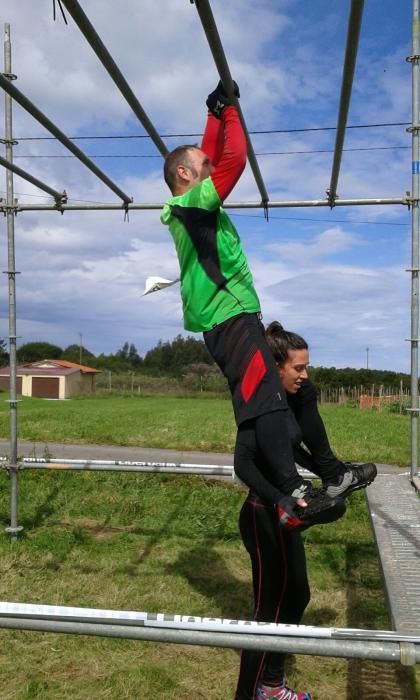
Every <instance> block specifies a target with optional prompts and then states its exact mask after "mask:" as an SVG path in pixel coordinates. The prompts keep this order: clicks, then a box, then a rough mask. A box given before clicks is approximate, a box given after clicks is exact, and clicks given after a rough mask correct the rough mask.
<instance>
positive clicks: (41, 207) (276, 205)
mask: <svg viewBox="0 0 420 700" xmlns="http://www.w3.org/2000/svg"><path fill="white" fill-rule="evenodd" d="M163 204H164V203H163V202H149V203H147V202H146V203H144V204H140V203H139V202H131V203H130V204H127V205H126V206H124V205H123V204H95V203H92V204H83V203H80V204H63V205H60V212H64V211H121V209H124V210H127V211H143V210H145V211H146V210H151V211H152V210H161V209H162V207H163ZM375 204H384V205H403V206H410V204H411V197H407V196H403V197H375V198H369V199H338V200H337V201H336V202H335V205H334V206H336V207H349V206H372V205H375ZM262 206H263V205H262V203H261V202H225V204H224V209H261V207H262ZM330 206H331V205H330V203H329V201H328V200H327V199H307V200H285V201H277V202H276V201H269V202H267V203H266V207H267V208H268V209H296V208H305V207H308V208H309V207H330ZM10 208H11V209H13V210H14V211H15V212H22V211H54V210H56V209H57V207H55V206H54V205H52V204H19V203H16V204H12V205H8V204H5V203H2V201H1V200H0V211H7V209H10Z"/></svg>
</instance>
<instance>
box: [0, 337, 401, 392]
mask: <svg viewBox="0 0 420 700" xmlns="http://www.w3.org/2000/svg"><path fill="white" fill-rule="evenodd" d="M45 359H49V360H58V359H60V360H68V361H70V362H75V363H77V364H82V365H88V366H89V367H94V368H96V369H99V370H107V371H110V372H115V373H127V372H135V373H142V374H150V375H158V376H159V375H162V376H163V375H167V376H171V377H181V376H185V375H186V374H196V375H199V376H200V377H204V378H205V377H210V376H215V374H217V372H218V371H219V370H218V368H217V367H216V365H215V363H214V362H213V360H212V358H211V356H210V353H209V352H208V350H207V348H206V346H205V344H204V342H203V341H202V340H199V339H196V338H193V337H192V336H187V337H183V336H181V335H177V336H176V338H175V339H174V340H172V341H165V342H164V341H162V340H159V342H158V343H157V345H156V346H155V347H154V348H152V349H151V350H149V351H148V352H147V353H146V354H145V356H144V357H141V356H140V355H139V353H138V352H137V348H136V346H135V345H134V343H129V342H128V341H126V342H125V343H124V344H123V345H122V347H121V348H120V349H119V350H117V352H116V353H114V354H109V355H106V354H104V353H101V354H99V355H95V354H94V353H92V352H90V350H88V349H87V348H85V347H83V346H81V345H76V344H73V345H68V346H67V347H66V348H64V349H63V348H61V347H59V346H58V345H53V344H51V343H47V342H31V343H25V344H24V345H21V346H20V347H19V348H18V349H17V362H18V364H28V363H31V362H37V361H40V360H45ZM8 362H9V356H8V352H7V347H6V342H5V340H3V339H0V366H2V367H4V366H6V365H7V364H8ZM310 376H311V379H312V381H313V382H314V384H315V385H316V386H317V387H318V388H319V389H322V388H331V389H335V388H337V389H338V388H340V387H355V386H356V387H357V386H360V387H365V388H366V389H368V388H369V387H373V386H376V387H377V388H379V387H380V386H384V387H387V388H388V387H389V388H395V389H397V388H401V387H403V388H404V389H408V388H409V387H410V377H409V375H408V374H403V373H399V372H391V371H389V370H375V369H354V368H352V367H346V368H344V369H337V368H336V367H311V368H310Z"/></svg>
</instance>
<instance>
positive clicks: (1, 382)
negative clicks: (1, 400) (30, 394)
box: [0, 375, 22, 394]
mask: <svg viewBox="0 0 420 700" xmlns="http://www.w3.org/2000/svg"><path fill="white" fill-rule="evenodd" d="M0 389H6V391H9V377H5V376H4V375H3V376H2V377H0ZM16 393H17V394H21V393H22V377H16Z"/></svg>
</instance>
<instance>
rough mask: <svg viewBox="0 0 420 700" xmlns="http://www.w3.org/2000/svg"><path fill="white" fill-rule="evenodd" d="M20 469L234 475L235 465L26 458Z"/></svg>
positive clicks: (6, 465) (5, 466)
mask: <svg viewBox="0 0 420 700" xmlns="http://www.w3.org/2000/svg"><path fill="white" fill-rule="evenodd" d="M0 467H3V468H4V469H8V468H9V465H8V463H7V460H3V461H2V462H0ZM19 468H20V469H49V470H52V471H54V470H57V471H66V470H68V471H90V472H145V473H163V474H196V475H197V476H228V477H232V476H233V467H229V466H213V465H199V464H179V465H177V464H168V463H160V464H159V463H152V462H150V463H148V462H138V463H135V462H124V460H121V461H105V460H66V459H63V460H60V459H55V460H49V461H48V460H42V459H35V458H34V459H31V458H26V459H23V460H21V461H20V462H19Z"/></svg>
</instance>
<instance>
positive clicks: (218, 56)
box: [195, 0, 268, 205]
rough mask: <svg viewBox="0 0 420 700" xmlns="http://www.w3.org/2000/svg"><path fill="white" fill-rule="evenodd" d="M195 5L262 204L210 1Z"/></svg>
mask: <svg viewBox="0 0 420 700" xmlns="http://www.w3.org/2000/svg"><path fill="white" fill-rule="evenodd" d="M195 6H196V8H197V12H198V15H199V17H200V20H201V24H202V25H203V29H204V33H205V35H206V37H207V41H208V44H209V46H210V50H211V52H212V54H213V58H214V62H215V64H216V67H217V70H218V72H219V75H220V79H221V81H222V83H223V87H224V88H225V90H226V94H227V95H229V97H230V98H231V100H232V102H233V103H234V104H235V106H236V109H237V112H238V114H239V118H240V120H241V123H242V128H243V130H244V133H245V137H246V142H247V152H248V160H249V164H250V166H251V170H252V172H253V174H254V178H255V181H256V183H257V187H258V189H259V192H260V195H261V199H262V202H263V205H265V204H266V203H267V202H268V194H267V190H266V189H265V185H264V182H263V179H262V175H261V172H260V168H259V166H258V163H257V159H256V157H255V153H254V148H253V146H252V143H251V139H250V137H249V132H248V129H247V126H246V124H245V119H244V116H243V114H242V109H241V106H240V104H239V102H238V100H237V99H236V97H235V96H234V94H233V80H232V76H231V73H230V70H229V66H228V62H227V60H226V56H225V52H224V50H223V46H222V42H221V40H220V36H219V32H218V30H217V26H216V22H215V21H214V17H213V13H212V10H211V7H210V3H209V2H208V0H196V2H195Z"/></svg>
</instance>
